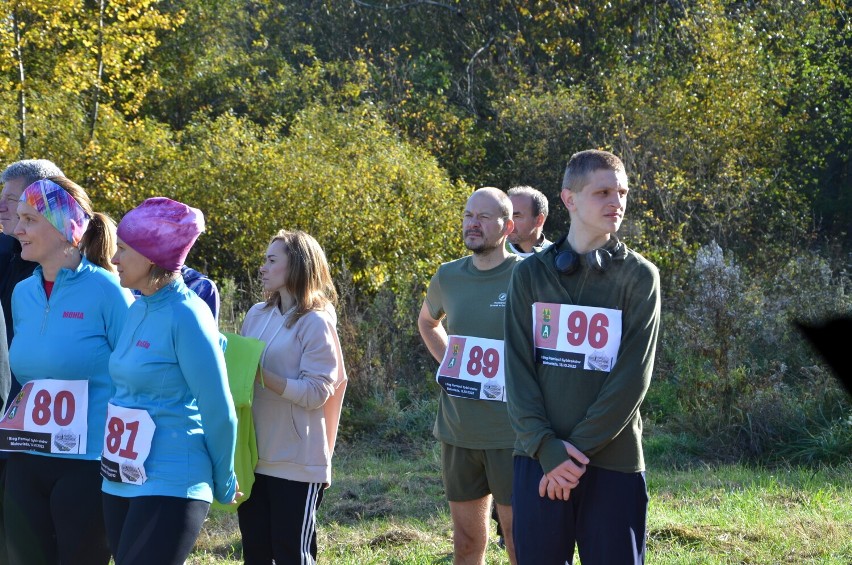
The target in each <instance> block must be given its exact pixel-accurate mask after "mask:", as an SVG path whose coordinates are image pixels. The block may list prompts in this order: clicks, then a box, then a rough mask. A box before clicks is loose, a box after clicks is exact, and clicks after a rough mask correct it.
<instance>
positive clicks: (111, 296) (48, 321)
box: [9, 258, 133, 460]
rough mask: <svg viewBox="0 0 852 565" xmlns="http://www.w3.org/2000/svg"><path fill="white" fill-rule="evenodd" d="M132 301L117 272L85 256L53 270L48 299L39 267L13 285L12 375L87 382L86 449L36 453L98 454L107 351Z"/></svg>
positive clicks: (107, 386) (23, 379) (108, 388)
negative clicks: (73, 266)
mask: <svg viewBox="0 0 852 565" xmlns="http://www.w3.org/2000/svg"><path fill="white" fill-rule="evenodd" d="M132 302H133V297H132V296H131V295H130V292H129V291H127V290H126V289H123V288H121V285H120V284H119V282H118V277H117V276H115V275H113V274H112V273H110V272H108V271H106V270H105V269H102V268H101V267H98V266H97V265H95V264H94V263H90V262H89V261H88V260H87V259H85V258H84V259H83V260H82V261H81V262H80V264H79V265H78V266H77V268H76V269H74V270H71V269H60V270H59V273H58V274H57V276H56V281H55V283H54V285H53V291H52V292H51V294H50V300H48V299H47V294H46V293H45V292H44V278H43V276H42V269H41V267H36V269H35V271H34V272H33V274H32V276H30V277H29V278H26V279H24V280H22V281H21V282H20V283H18V285H17V286H16V287H15V290H14V292H13V293H12V312H13V320H14V326H15V337H14V338H13V339H12V347H11V349H10V351H9V357H10V360H11V365H12V371H13V373H14V374H15V378H17V380H18V381H19V382H20V383H21V385H25V384H26V383H28V382H30V381H33V380H38V379H59V380H81V379H86V380H88V381H89V414H88V419H87V420H88V422H87V424H88V432H87V434H86V453H85V454H83V455H63V454H57V453H39V455H47V456H50V457H64V458H70V459H88V460H96V459H100V456H101V448H102V446H103V439H104V425H105V423H106V406H107V401H108V400H109V397H110V396H112V392H113V386H112V381H111V380H110V377H109V369H108V363H109V356H110V354H111V353H112V351H113V349H114V348H115V344H116V343H117V342H118V336H119V334H120V333H121V328H122V327H123V326H124V320H125V317H126V316H127V308H128V306H129V305H130V304H131V303H132ZM30 453H32V452H30Z"/></svg>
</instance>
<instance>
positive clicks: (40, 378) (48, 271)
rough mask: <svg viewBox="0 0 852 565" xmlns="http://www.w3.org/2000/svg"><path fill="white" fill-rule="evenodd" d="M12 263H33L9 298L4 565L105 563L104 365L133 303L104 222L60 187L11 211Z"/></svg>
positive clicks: (27, 195) (45, 187)
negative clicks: (10, 384) (11, 385)
mask: <svg viewBox="0 0 852 565" xmlns="http://www.w3.org/2000/svg"><path fill="white" fill-rule="evenodd" d="M17 213H18V224H17V226H16V228H15V236H16V237H17V238H18V240H19V241H20V243H21V257H22V258H23V259H25V260H27V261H34V262H37V263H38V265H39V266H38V267H36V269H35V272H34V273H33V275H32V276H31V277H29V278H27V279H24V280H23V281H21V282H20V283H19V284H18V285H17V286H16V287H15V290H14V292H13V294H12V306H13V323H14V330H15V337H14V340H13V341H12V347H11V350H10V360H11V365H12V370H13V372H14V374H15V376H16V378H17V379H18V381H20V383H21V385H22V386H23V388H22V390H21V392H20V393H19V394H17V395H16V397H15V398H14V399H10V402H9V405H10V407H9V409H8V411H7V413H6V416H5V417H4V418H3V420H2V421H0V448H2V449H4V450H7V451H12V453H11V454H10V457H9V461H8V463H7V474H6V488H5V492H6V501H5V505H4V516H5V530H6V540H7V548H8V551H9V560H10V562H11V563H13V564H24V565H38V564H42V563H44V564H50V565H54V564H56V563H63V564H80V565H83V564H85V565H98V564H103V565H106V563H108V561H109V549H108V546H107V541H106V533H105V529H104V521H103V515H102V513H101V512H100V508H99V506H100V502H101V492H100V476H99V473H98V469H99V467H100V463H99V462H98V459H99V458H100V454H101V446H102V442H103V429H104V419H105V416H106V406H107V400H108V399H109V398H110V396H112V381H111V380H110V378H109V371H108V368H107V365H108V362H109V356H110V354H111V353H112V350H113V348H114V347H115V344H116V342H117V340H118V334H119V332H120V331H121V328H122V327H123V325H124V319H125V316H126V315H127V308H128V306H129V304H130V302H131V301H132V298H131V296H130V293H129V292H127V291H126V290H123V289H122V288H121V287H120V286H119V284H118V278H117V277H116V276H115V274H114V273H113V272H112V265H110V263H109V257H110V255H111V253H112V248H114V244H115V243H114V242H115V234H114V229H115V228H114V224H113V223H112V220H110V219H109V218H108V217H106V216H104V215H103V214H96V213H95V212H94V211H93V210H92V204H91V201H90V200H89V197H88V196H87V195H86V193H85V191H83V189H82V188H80V187H79V186H78V185H76V184H74V183H73V182H71V181H70V180H68V179H67V178H64V177H53V178H51V179H49V180H40V181H37V182H35V183H33V184H31V185H29V186H28V187H27V188H26V189H25V190H24V192H23V194H22V195H21V199H20V202H19V204H18V208H17Z"/></svg>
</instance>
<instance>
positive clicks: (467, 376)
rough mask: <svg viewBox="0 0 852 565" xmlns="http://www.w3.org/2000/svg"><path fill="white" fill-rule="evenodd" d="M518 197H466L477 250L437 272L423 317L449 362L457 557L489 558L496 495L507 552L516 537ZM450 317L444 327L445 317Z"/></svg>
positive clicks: (438, 423)
mask: <svg viewBox="0 0 852 565" xmlns="http://www.w3.org/2000/svg"><path fill="white" fill-rule="evenodd" d="M513 227H514V226H513V222H512V202H511V200H509V197H508V196H507V195H506V194H505V193H504V192H503V191H502V190H499V189H497V188H491V187H487V188H480V189H479V190H477V191H476V192H474V193H473V195H471V197H470V198H469V199H468V201H467V204H466V206H465V211H464V219H463V221H462V232H463V236H464V244H465V246H466V247H467V248H468V249H469V250H470V251H472V252H473V254H472V255H468V256H466V257H462V258H461V259H457V260H455V261H450V262H449V263H444V264H443V265H441V266H440V267H439V268H438V272H437V273H435V276H433V277H432V281H431V282H430V283H429V289H428V291H427V293H426V300H425V301H424V302H423V307H422V308H421V310H420V316H419V318H418V320H417V325H418V328H419V330H420V335H421V336H422V337H423V341H424V343H425V344H426V347H427V348H428V349H429V352H430V353H431V354H432V356H433V357H434V358H435V360H437V361H438V362H439V363H440V364H441V365H440V367H439V369H438V375H437V381H438V383H439V384H440V385H441V389H442V390H441V396H440V400H439V404H438V415H437V418H436V419H435V428H434V434H435V437H436V438H437V439H438V441H440V442H441V463H442V464H441V468H442V473H441V474H442V476H443V480H444V489H445V491H446V495H447V500H448V501H449V503H450V514H451V516H452V520H453V555H454V563H456V564H473V565H481V564H484V563H485V549H486V546H487V543H488V516H489V509H490V506H491V497H492V495H493V497H494V501H495V503H496V505H497V511H498V513H499V515H500V524H501V526H502V528H503V534H504V536H505V543H506V550H507V552H508V554H509V560H510V561H511V562H512V563H513V564H514V563H515V552H514V543H513V540H512V535H511V534H512V507H511V496H512V447H513V445H514V443H515V434H514V432H513V431H512V426H511V424H510V423H509V416H508V413H507V410H506V390H505V378H504V373H503V316H504V313H505V309H506V291H507V289H508V287H509V279H510V278H511V275H512V270H513V269H514V267H515V265H516V264H518V263H519V262H520V258H519V257H518V256H516V255H513V254H511V253H509V252H508V250H507V249H506V237H507V236H508V235H509V233H511V232H512V228H513ZM444 318H446V329H444V327H443V325H442V324H441V321H442V320H443V319H444Z"/></svg>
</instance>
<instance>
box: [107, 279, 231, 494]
mask: <svg viewBox="0 0 852 565" xmlns="http://www.w3.org/2000/svg"><path fill="white" fill-rule="evenodd" d="M220 339H221V340H224V338H223V337H222V336H221V334H220V333H219V331H218V329H217V327H216V322H215V321H214V320H213V315H212V314H211V312H210V308H208V307H207V304H205V303H204V301H202V300H201V299H200V298H198V296H196V295H195V294H194V293H193V292H192V291H190V290H189V289H187V288H186V285H185V284H184V283H183V281H182V280H180V279H178V280H175V281H173V282H172V283H170V284H168V285H166V286H165V287H163V288H161V289H160V290H159V291H157V292H156V293H154V294H153V295H151V296H142V297H140V298H139V299H137V300H136V302H135V303H134V304H133V305H132V306H131V307H130V311H129V312H128V315H127V322H126V323H125V326H124V330H123V331H122V332H121V336H120V338H119V340H118V345H117V346H116V348H115V352H114V353H113V354H112V356H111V357H110V360H109V370H110V374H111V375H112V378H113V381H114V382H115V395H114V396H113V397H112V399H111V400H110V402H111V403H112V404H114V405H116V406H121V407H124V408H135V409H142V410H146V411H147V412H148V414H149V415H150V416H151V419H152V420H153V421H154V425H155V426H156V430H155V431H154V435H153V439H152V443H151V452H150V454H149V455H148V458H147V460H146V461H145V473H146V475H147V477H148V479H147V481H146V482H145V483H143V484H141V485H134V484H128V483H119V482H113V481H108V480H106V479H104V481H103V491H104V492H105V493H107V494H112V495H115V496H123V497H135V496H173V497H178V498H191V499H197V500H203V501H206V502H212V500H213V498H214V497H215V498H216V500H218V501H219V502H223V503H227V502H230V501H231V499H232V498H233V496H234V492H235V491H236V475H235V474H234V448H235V445H236V437H237V417H236V413H235V412H234V403H233V401H232V399H231V393H230V391H229V389H228V379H227V373H226V369H225V357H224V354H223V352H222V346H221V343H220Z"/></svg>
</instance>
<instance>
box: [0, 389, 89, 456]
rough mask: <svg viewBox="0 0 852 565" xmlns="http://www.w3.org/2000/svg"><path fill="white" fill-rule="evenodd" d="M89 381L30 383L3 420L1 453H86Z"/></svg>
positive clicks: (16, 398) (0, 430)
mask: <svg viewBox="0 0 852 565" xmlns="http://www.w3.org/2000/svg"><path fill="white" fill-rule="evenodd" d="M88 413H89V381H85V380H79V381H64V380H54V379H39V380H35V381H30V382H28V383H26V384H25V385H24V386H23V388H21V392H19V393H18V395H17V396H15V398H14V399H12V401H11V403H10V404H9V409H8V410H7V411H6V414H5V415H4V416H3V419H2V420H0V450H3V451H38V452H42V453H68V454H72V453H73V454H80V453H85V452H86V433H87V431H88Z"/></svg>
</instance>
